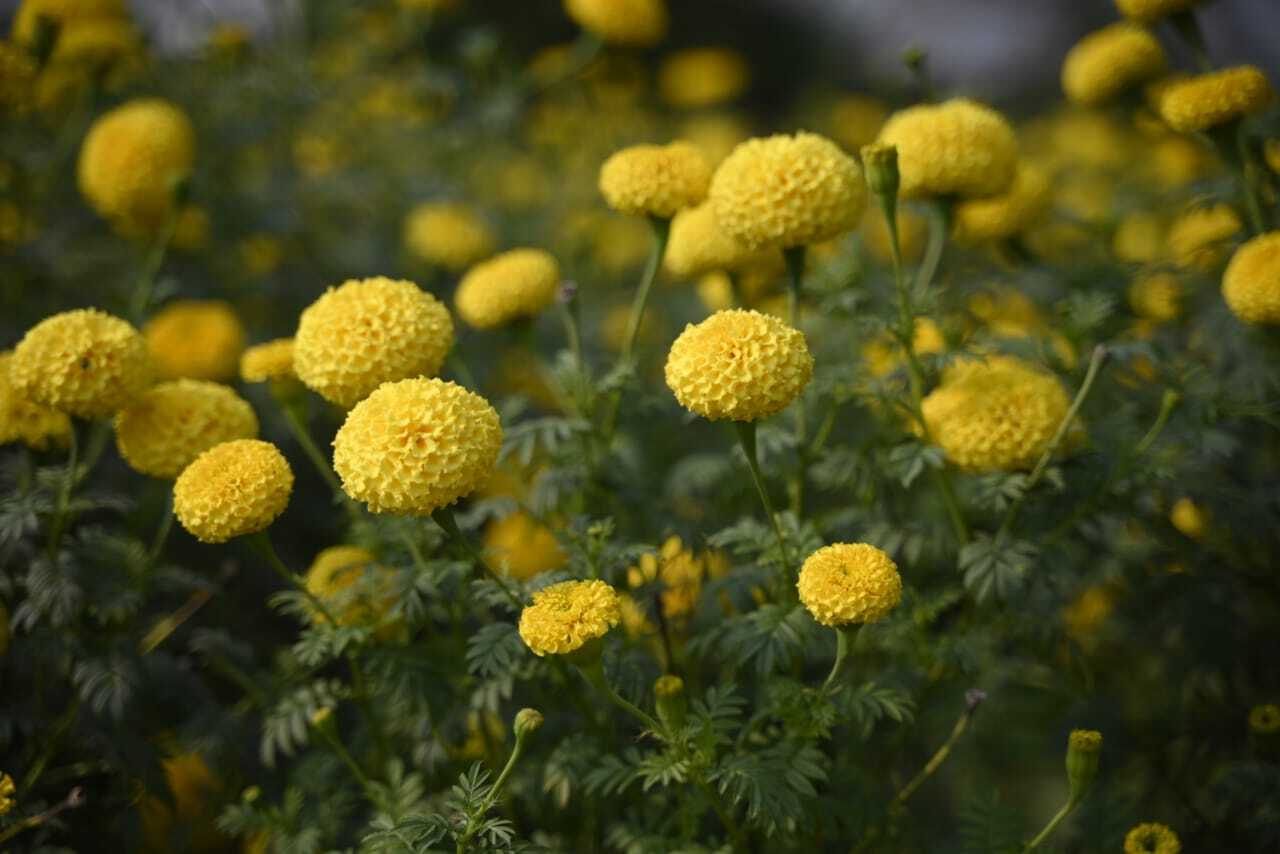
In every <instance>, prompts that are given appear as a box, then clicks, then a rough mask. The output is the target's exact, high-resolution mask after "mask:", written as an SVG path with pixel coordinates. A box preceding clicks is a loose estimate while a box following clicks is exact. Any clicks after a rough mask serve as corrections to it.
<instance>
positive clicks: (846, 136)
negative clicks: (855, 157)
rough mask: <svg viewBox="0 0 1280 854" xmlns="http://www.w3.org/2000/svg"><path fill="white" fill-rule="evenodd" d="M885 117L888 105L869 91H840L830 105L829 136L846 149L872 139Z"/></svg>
mask: <svg viewBox="0 0 1280 854" xmlns="http://www.w3.org/2000/svg"><path fill="white" fill-rule="evenodd" d="M888 118H889V108H888V107H886V106H885V105H884V103H883V102H881V101H879V100H877V99H876V98H872V97H871V96H869V95H844V96H842V97H840V98H839V99H837V100H836V102H835V104H833V105H832V107H831V117H830V127H831V138H832V139H834V140H835V141H836V142H838V143H840V144H841V145H842V146H844V147H845V149H846V150H847V151H861V150H862V146H864V145H867V144H869V143H872V142H875V141H876V137H877V136H878V135H879V133H880V129H881V128H882V127H884V123H885V120H886V119H888Z"/></svg>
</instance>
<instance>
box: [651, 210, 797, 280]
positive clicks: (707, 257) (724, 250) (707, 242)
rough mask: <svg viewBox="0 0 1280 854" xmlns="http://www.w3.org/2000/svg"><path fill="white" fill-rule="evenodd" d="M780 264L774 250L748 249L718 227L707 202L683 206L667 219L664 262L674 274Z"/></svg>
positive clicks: (686, 274) (734, 269)
mask: <svg viewBox="0 0 1280 854" xmlns="http://www.w3.org/2000/svg"><path fill="white" fill-rule="evenodd" d="M769 256H772V260H774V261H776V262H777V263H781V256H780V255H779V254H778V252H777V250H776V249H774V250H751V249H748V248H747V247H746V246H745V245H744V244H742V243H739V242H738V241H737V240H735V239H734V238H733V237H731V236H729V235H728V234H726V233H725V232H724V230H723V229H721V228H720V225H719V223H718V222H717V221H716V215H715V211H714V210H713V209H712V207H711V203H710V202H703V203H702V204H700V205H698V206H697V207H695V208H685V209H684V210H682V211H680V212H679V213H678V214H676V217H675V219H673V220H672V221H671V235H670V237H669V238H668V241H667V254H666V257H665V259H664V264H665V266H666V268H667V270H668V271H669V272H670V273H671V274H672V275H675V276H681V277H690V276H699V275H702V274H703V273H708V272H711V271H712V270H731V271H738V270H742V269H744V268H746V267H750V266H754V265H760V264H764V263H768V260H770V258H769Z"/></svg>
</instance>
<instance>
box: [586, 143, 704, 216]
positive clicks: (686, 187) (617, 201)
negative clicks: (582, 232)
mask: <svg viewBox="0 0 1280 854" xmlns="http://www.w3.org/2000/svg"><path fill="white" fill-rule="evenodd" d="M710 183H711V167H710V166H708V165H707V161H706V158H704V157H703V156H702V152H701V151H699V150H698V147H697V146H695V145H694V144H693V143H691V142H686V141H684V140H677V141H676V142H673V143H670V144H669V145H633V146H631V147H630V148H624V149H622V150H621V151H618V152H615V153H614V154H613V156H611V157H610V158H609V159H608V160H606V161H605V162H604V165H603V166H601V167H600V193H601V195H603V196H604V200H605V201H606V202H608V203H609V207H611V208H613V209H614V210H616V211H619V212H621V213H625V214H635V215H641V216H653V217H659V218H661V219H670V218H671V217H673V216H675V215H676V212H677V211H679V210H680V209H681V208H690V207H693V206H694V205H696V204H698V203H699V202H701V201H702V200H703V199H704V198H706V196H707V186H708V185H709V184H710Z"/></svg>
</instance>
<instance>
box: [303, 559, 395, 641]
mask: <svg viewBox="0 0 1280 854" xmlns="http://www.w3.org/2000/svg"><path fill="white" fill-rule="evenodd" d="M366 572H371V573H372V574H373V576H374V577H373V578H372V579H371V580H370V582H368V583H367V584H368V586H367V587H366V584H364V583H361V582H362V580H363V579H364V577H365V573H366ZM393 577H394V573H393V572H392V571H391V570H389V569H387V568H386V567H383V566H379V565H378V564H377V563H376V562H375V559H374V556H373V553H372V552H370V551H368V550H367V549H362V548H360V547H359V546H331V547H329V548H327V549H325V550H323V551H322V552H320V553H319V554H318V555H316V556H315V559H314V560H313V561H312V562H311V566H310V568H308V569H307V575H306V585H307V590H308V591H310V593H311V594H312V595H313V596H315V597H316V598H317V599H319V600H320V601H321V602H323V603H324V605H325V607H326V608H327V609H328V610H329V613H331V614H333V618H334V620H336V621H337V623H338V625H340V626H353V625H367V624H370V623H373V624H376V623H378V622H379V621H381V619H382V617H383V615H385V614H386V613H387V611H389V610H390V609H391V607H392V606H393V605H394V604H395V592H394V590H393V588H392V584H393ZM311 618H312V620H313V621H314V622H316V623H322V622H324V615H323V614H320V613H314V614H312V616H311Z"/></svg>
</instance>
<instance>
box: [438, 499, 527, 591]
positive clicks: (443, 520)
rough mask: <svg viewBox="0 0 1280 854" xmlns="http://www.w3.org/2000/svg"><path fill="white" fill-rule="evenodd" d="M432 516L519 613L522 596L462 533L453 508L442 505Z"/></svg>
mask: <svg viewBox="0 0 1280 854" xmlns="http://www.w3.org/2000/svg"><path fill="white" fill-rule="evenodd" d="M431 518H432V519H434V520H435V522H436V524H437V525H439V526H440V527H441V528H443V529H444V532H445V533H446V534H448V535H449V537H450V538H451V539H452V540H453V541H454V542H456V543H457V544H458V545H460V546H462V550H463V551H465V552H466V553H467V556H468V557H470V558H471V561H472V563H474V564H475V566H476V569H478V570H480V572H481V574H483V575H488V576H489V577H490V578H491V579H493V581H494V583H495V584H497V585H498V589H500V590H501V591H502V592H503V594H504V595H505V596H506V597H507V601H508V602H510V603H511V607H512V608H513V609H515V611H516V613H517V614H518V613H520V612H521V611H523V610H524V603H523V602H521V601H520V597H519V596H517V595H516V594H515V592H514V591H513V590H512V589H511V588H510V587H509V586H508V585H507V579H506V578H504V577H503V576H502V575H501V574H499V573H498V572H497V571H495V570H494V568H493V567H491V566H489V562H488V561H487V560H485V559H484V555H482V554H480V552H479V550H478V549H476V547H475V546H474V545H472V543H471V540H470V539H469V538H468V537H467V535H466V534H464V533H462V529H461V528H459V527H458V520H457V519H456V518H454V515H453V510H452V508H449V507H441V508H439V509H438V510H436V511H435V512H433V513H432V514H431Z"/></svg>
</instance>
